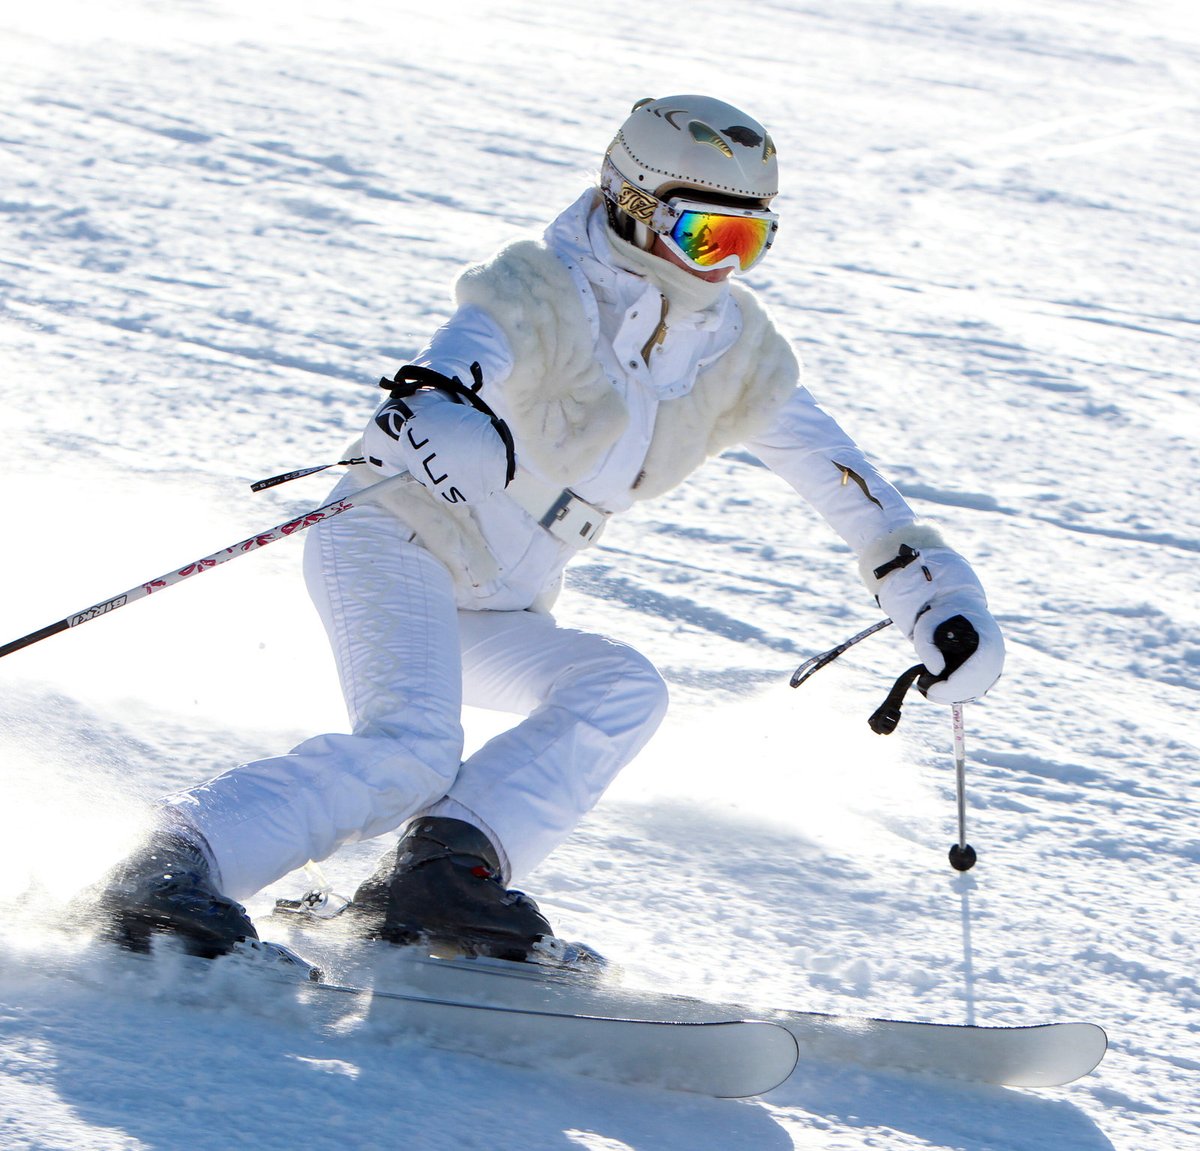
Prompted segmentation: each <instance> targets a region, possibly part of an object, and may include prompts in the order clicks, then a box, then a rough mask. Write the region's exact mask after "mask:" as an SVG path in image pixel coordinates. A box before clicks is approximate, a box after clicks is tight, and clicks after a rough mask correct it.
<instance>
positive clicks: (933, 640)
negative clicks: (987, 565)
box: [860, 525, 1004, 703]
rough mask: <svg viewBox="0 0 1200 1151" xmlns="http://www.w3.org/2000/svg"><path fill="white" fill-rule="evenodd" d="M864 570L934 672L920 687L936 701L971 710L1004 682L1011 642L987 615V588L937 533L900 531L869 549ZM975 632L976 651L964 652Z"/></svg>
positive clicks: (915, 529)
mask: <svg viewBox="0 0 1200 1151" xmlns="http://www.w3.org/2000/svg"><path fill="white" fill-rule="evenodd" d="M860 570H861V571H862V574H863V580H864V582H865V583H866V584H867V587H868V588H869V589H870V590H871V591H872V592H874V594H875V597H876V599H877V600H878V601H879V606H880V607H881V608H883V610H884V611H885V612H887V614H888V615H889V616H891V618H892V622H893V623H894V624H895V625H896V627H898V628H899V629H900V631H902V632H903V633H904V634H905V635H906V636H907V637H908V638H909V639H910V640H912V644H913V647H914V648H915V649H916V652H917V657H918V658H919V659H920V660H921V662H922V663H923V664H924V665H925V668H926V671H927V672H929V673H930V676H927V677H923V679H922V681H921V686H922V690H923V691H924V692H925V694H926V696H927V697H928V698H929V699H932V700H934V701H935V702H936V703H966V702H967V701H968V700H972V699H978V698H979V697H980V696H981V695H983V694H984V693H985V692H987V691H988V690H989V689H990V688H991V687H992V686H993V685H994V684H995V682H996V681H997V680H998V679H999V678H1000V673H1001V671H1003V669H1004V637H1003V636H1002V635H1001V633H1000V627H999V625H998V624H997V623H996V621H995V619H994V618H993V617H992V614H991V612H989V611H988V607H987V597H986V596H985V595H984V592H983V585H982V584H981V583H980V582H979V579H978V577H977V576H976V575H975V573H974V571H972V569H971V565H970V564H969V563H967V561H966V560H965V559H963V557H962V556H960V555H959V554H958V552H956V551H954V550H952V549H951V548H948V547H947V546H946V545H945V543H944V542H943V541H942V538H941V536H940V535H939V534H938V533H937V532H936V531H934V530H933V529H932V528H928V527H923V526H917V525H912V526H910V527H907V528H902V529H900V530H899V531H896V532H893V533H892V534H891V535H889V536H887V537H886V538H885V539H883V540H879V541H877V542H876V543H875V544H873V545H871V546H870V547H868V548H867V549H865V550H864V554H863V555H862V557H861V559H860ZM960 619H961V620H962V621H964V622H965V624H966V625H967V626H963V625H962V624H960V623H959V620H960ZM951 621H954V622H953V624H952V623H951ZM971 631H973V632H974V636H975V640H976V643H975V646H974V647H973V648H971V647H969V646H968V647H967V648H965V649H964V648H961V647H959V644H960V643H961V642H962V640H963V636H964V633H967V634H968V635H969V633H970V632H971ZM948 656H949V660H948V659H947V657H948ZM947 671H948V674H947ZM942 676H945V678H940V677H942ZM930 677H932V680H931V679H930Z"/></svg>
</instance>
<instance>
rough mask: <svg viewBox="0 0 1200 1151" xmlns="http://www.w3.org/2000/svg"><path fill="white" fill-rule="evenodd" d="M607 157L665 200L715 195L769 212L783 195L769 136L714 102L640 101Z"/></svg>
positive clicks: (686, 98) (702, 98) (736, 112)
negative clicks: (773, 200)
mask: <svg viewBox="0 0 1200 1151" xmlns="http://www.w3.org/2000/svg"><path fill="white" fill-rule="evenodd" d="M607 159H608V160H609V161H610V162H611V164H612V166H613V167H614V168H616V170H617V172H618V173H619V174H620V176H621V177H623V178H624V179H625V180H626V181H627V182H628V183H629V184H631V185H632V186H633V187H635V188H638V189H640V190H641V191H643V192H648V193H649V194H650V195H651V196H655V197H657V198H658V199H663V198H664V197H666V196H668V195H672V194H681V193H682V194H685V195H686V194H687V193H689V192H692V193H698V194H697V195H696V196H695V199H698V200H704V199H708V198H710V196H711V195H714V194H715V196H717V197H718V198H724V197H733V198H734V199H737V200H752V201H755V202H756V203H757V205H758V206H759V207H763V208H765V207H766V206H767V204H768V203H769V202H770V200H771V198H772V197H773V196H775V195H776V193H777V192H778V191H779V165H778V163H777V161H776V158H775V145H774V143H773V142H772V140H771V137H770V136H769V135H768V134H767V130H766V129H765V128H764V127H763V126H762V125H761V124H760V123H759V122H758V121H757V120H754V119H752V118H751V117H749V116H747V115H746V113H745V112H742V111H740V110H739V109H737V108H735V107H734V106H733V105H732V104H726V103H724V102H723V101H721V100H714V99H713V98H712V97H711V96H667V97H665V98H663V99H661V100H650V99H646V100H639V101H638V102H637V103H636V104H635V105H634V106H633V111H632V113H631V114H630V116H629V118H628V119H627V120H626V121H625V123H624V124H622V125H621V127H620V129H619V130H618V132H617V135H616V137H615V138H614V140H613V142H612V143H611V144H610V145H609V148H608V153H607Z"/></svg>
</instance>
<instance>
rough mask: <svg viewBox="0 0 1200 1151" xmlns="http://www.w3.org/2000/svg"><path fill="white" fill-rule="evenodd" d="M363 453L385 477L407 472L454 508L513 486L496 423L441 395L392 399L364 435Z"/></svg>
mask: <svg viewBox="0 0 1200 1151" xmlns="http://www.w3.org/2000/svg"><path fill="white" fill-rule="evenodd" d="M409 413H411V414H409ZM363 454H364V455H365V456H366V457H367V460H368V462H369V463H371V464H372V465H374V466H375V467H376V468H378V469H379V470H380V471H382V472H383V473H384V474H385V475H398V474H399V473H400V472H405V471H406V472H408V473H409V474H411V475H412V477H413V478H414V479H416V480H418V481H420V482H421V483H422V484H423V485H424V486H425V487H427V488H428V489H429V490H430V491H431V492H435V493H436V494H438V495H440V496H441V497H442V499H444V500H445V501H446V502H447V503H451V504H457V503H479V502H480V501H482V500H485V499H487V497H488V496H490V495H492V494H493V493H494V492H498V491H500V490H501V489H502V488H504V487H506V486H507V484H508V474H509V456H508V448H507V446H506V445H505V443H504V441H503V440H502V439H501V438H500V435H499V434H498V433H497V431H496V422H495V420H494V419H492V418H491V417H490V416H488V415H487V414H486V413H484V412H482V411H480V410H479V409H477V408H473V407H471V406H469V405H468V404H465V403H458V402H457V401H456V400H455V399H454V397H453V396H451V395H449V394H448V393H446V392H442V391H434V390H432V389H423V390H421V391H419V392H417V393H416V394H415V395H412V396H409V397H407V398H406V399H404V400H399V401H398V400H394V399H393V400H388V401H387V402H386V403H385V404H384V405H383V406H382V407H381V408H380V409H379V411H378V412H376V414H375V418H374V419H373V420H372V421H371V422H370V423H369V424H368V425H367V429H366V431H365V432H364V433H363Z"/></svg>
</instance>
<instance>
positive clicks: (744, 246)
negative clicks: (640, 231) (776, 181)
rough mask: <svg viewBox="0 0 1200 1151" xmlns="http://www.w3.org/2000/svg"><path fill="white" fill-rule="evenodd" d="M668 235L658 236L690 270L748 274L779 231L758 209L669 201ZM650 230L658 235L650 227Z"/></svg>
mask: <svg viewBox="0 0 1200 1151" xmlns="http://www.w3.org/2000/svg"><path fill="white" fill-rule="evenodd" d="M664 207H665V208H666V209H667V211H668V212H669V213H671V215H672V216H673V220H672V222H671V228H670V231H663V232H659V233H658V234H659V235H660V236H661V237H662V238H663V242H664V243H665V244H666V245H667V247H668V248H670V249H671V251H673V252H674V253H675V254H676V255H677V256H679V257H681V258H682V259H683V260H685V261H686V262H687V263H688V264H690V265H691V266H692V267H693V268H697V269H699V270H701V271H706V272H707V271H711V270H712V269H714V268H740V269H741V270H742V271H743V272H746V271H749V270H750V269H751V268H752V267H754V265H755V264H757V263H758V261H759V260H761V259H762V258H763V256H765V255H766V254H767V249H768V248H769V247H770V246H771V243H772V241H773V240H774V239H775V232H776V230H777V229H778V227H779V217H778V216H777V215H776V214H775V213H774V212H768V211H765V210H763V209H761V208H745V209H739V208H728V207H721V208H717V207H716V206H715V205H712V204H702V203H697V202H695V201H692V200H669V201H666V202H665V203H664ZM651 228H653V230H655V231H658V229H656V228H654V226H653V224H651Z"/></svg>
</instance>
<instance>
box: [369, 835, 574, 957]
mask: <svg viewBox="0 0 1200 1151" xmlns="http://www.w3.org/2000/svg"><path fill="white" fill-rule="evenodd" d="M347 910H348V911H350V912H351V913H352V914H353V915H354V916H355V917H356V918H357V919H358V920H359V923H360V926H361V929H362V930H363V932H364V934H366V935H367V936H368V937H369V938H372V939H384V940H387V942H389V943H397V944H408V943H416V942H418V941H419V940H425V941H426V942H430V943H449V944H452V945H453V946H455V947H457V948H459V949H461V950H462V951H464V952H465V953H466V954H468V955H487V956H492V957H494V958H496V959H513V960H524V959H526V958H528V956H529V955H530V953H531V951H532V949H533V946H534V944H535V943H536V942H537V941H538V940H539V939H540V938H542V937H543V936H544V937H546V938H553V936H554V932H553V930H552V929H551V927H550V924H549V923H548V922H547V921H546V918H545V916H543V915H542V913H541V912H540V911H538V908H537V904H536V903H534V902H533V900H532V899H530V898H529V897H528V896H527V895H524V894H522V893H521V892H519V891H509V890H508V889H507V888H506V887H505V886H504V883H503V881H502V879H501V876H500V860H499V857H498V855H497V854H496V849H495V848H494V847H493V846H492V843H491V841H490V840H489V839H488V837H487V836H486V835H484V833H483V832H482V831H480V830H479V829H478V828H476V827H473V826H472V825H471V824H469V823H464V822H463V821H462V820H460V819H442V818H439V817H436V816H426V817H423V818H421V819H418V820H416V821H414V822H413V823H412V824H411V825H410V826H409V828H408V830H407V831H406V832H405V833H404V836H403V837H402V838H401V840H400V842H399V843H398V844H397V845H396V850H395V851H394V852H392V851H389V852H388V854H387V855H385V856H384V857H383V860H382V861H381V863H380V866H379V870H378V871H376V872H375V874H374V875H373V876H372V877H371V878H370V879H368V880H367V881H366V882H365V883H364V884H363V885H362V886H361V887H360V888H359V889H358V891H356V892H355V894H354V900H353V902H352V903H351V904H350V906H349V908H347Z"/></svg>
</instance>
